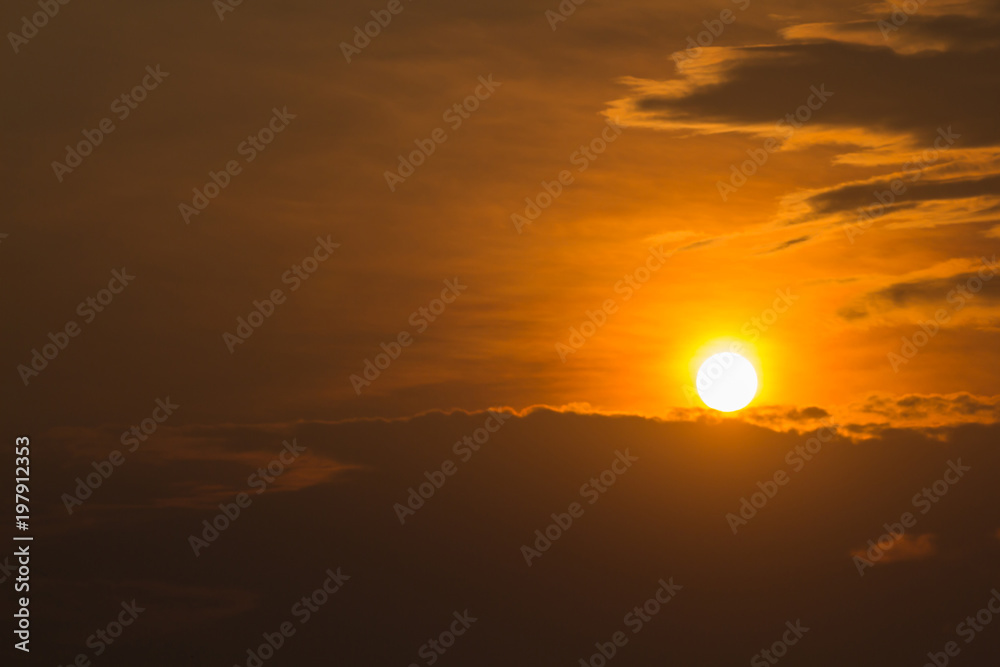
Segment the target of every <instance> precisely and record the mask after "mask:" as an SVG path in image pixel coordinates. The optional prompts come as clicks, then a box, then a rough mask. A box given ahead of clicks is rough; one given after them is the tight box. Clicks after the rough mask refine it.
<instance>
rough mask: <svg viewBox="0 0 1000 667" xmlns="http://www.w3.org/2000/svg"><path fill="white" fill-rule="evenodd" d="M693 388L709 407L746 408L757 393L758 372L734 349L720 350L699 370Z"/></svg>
mask: <svg viewBox="0 0 1000 667" xmlns="http://www.w3.org/2000/svg"><path fill="white" fill-rule="evenodd" d="M695 388H696V389H697V390H698V396H700V397H701V400H703V401H704V402H705V405H707V406H708V407H710V408H712V409H714V410H718V411H719V412H733V411H735V410H740V409H741V408H745V407H746V406H747V405H749V404H750V401H752V400H753V397H754V396H755V395H756V394H757V371H756V370H754V367H753V364H751V363H750V362H749V361H747V360H746V358H744V357H741V356H740V355H738V354H736V353H735V352H720V353H718V354H713V355H712V356H711V357H709V358H708V359H706V360H705V363H703V364H702V365H701V368H699V369H698V375H697V378H696V379H695Z"/></svg>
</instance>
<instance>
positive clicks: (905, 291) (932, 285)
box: [837, 259, 1000, 320]
mask: <svg viewBox="0 0 1000 667" xmlns="http://www.w3.org/2000/svg"><path fill="white" fill-rule="evenodd" d="M988 261H992V259H989V260H988ZM984 266H985V265H984ZM984 277H985V278H986V279H984ZM995 278H996V275H995V274H991V273H990V272H989V271H988V270H987V269H986V268H984V269H982V270H981V271H979V272H976V271H969V272H963V273H958V274H955V275H951V276H947V277H943V278H926V279H922V280H909V281H905V282H898V283H893V284H891V285H888V286H886V287H882V288H880V289H877V290H874V291H872V292H869V293H867V294H864V295H862V296H861V297H859V298H858V299H857V302H856V303H854V304H851V305H847V306H844V307H842V308H840V310H838V311H837V312H838V314H839V315H840V316H841V317H842V318H844V319H845V320H858V319H863V318H865V317H867V316H868V315H870V314H871V313H872V312H886V311H889V310H893V309H897V308H907V307H910V306H917V305H927V304H931V305H936V306H938V307H940V308H945V309H946V310H947V311H948V312H949V314H951V313H954V312H958V311H959V310H962V309H964V308H966V307H968V306H975V305H981V306H985V305H992V304H993V303H995V302H996V301H997V300H1000V280H996V279H995Z"/></svg>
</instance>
